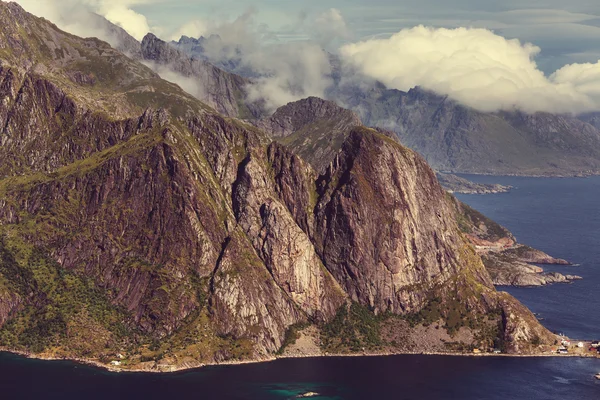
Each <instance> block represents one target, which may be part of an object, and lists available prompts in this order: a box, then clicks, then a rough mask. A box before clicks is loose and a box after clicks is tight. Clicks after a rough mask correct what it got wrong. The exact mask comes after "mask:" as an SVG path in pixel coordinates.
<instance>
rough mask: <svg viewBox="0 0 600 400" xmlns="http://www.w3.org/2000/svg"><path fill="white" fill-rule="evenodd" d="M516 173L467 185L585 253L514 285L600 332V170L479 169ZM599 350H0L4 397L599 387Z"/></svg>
mask: <svg viewBox="0 0 600 400" xmlns="http://www.w3.org/2000/svg"><path fill="white" fill-rule="evenodd" d="M470 178H471V179H473V180H477V181H481V182H497V183H502V184H510V185H512V186H515V187H516V189H515V190H513V191H512V192H511V193H508V194H498V195H486V196H462V195H461V196H459V197H460V198H461V200H463V201H465V202H467V203H469V204H470V205H472V206H474V207H475V208H477V209H479V210H480V211H482V212H484V213H485V214H487V215H488V216H490V217H491V218H494V219H495V220H497V221H498V222H500V223H502V224H503V225H505V226H507V227H508V228H509V229H511V230H512V231H513V232H514V233H515V235H516V236H517V237H518V239H519V240H520V241H521V242H522V243H526V244H529V245H531V246H534V247H537V248H540V249H542V250H545V251H547V252H549V253H550V254H552V255H554V256H557V257H561V258H566V259H568V260H570V261H572V262H575V263H580V264H581V266H579V267H561V268H556V270H559V271H561V272H566V273H571V272H573V273H576V274H578V275H582V276H583V277H584V278H585V280H584V281H580V282H577V283H575V284H572V285H554V286H550V287H546V288H540V289H509V291H510V292H511V293H512V294H514V295H515V296H517V297H518V298H519V299H520V300H521V301H523V302H524V303H525V304H526V305H528V306H529V307H530V308H532V309H533V310H534V311H535V312H538V313H540V314H541V316H542V317H543V318H545V320H544V323H545V324H546V325H547V326H548V327H549V328H550V329H553V330H556V331H560V332H564V333H565V334H567V335H570V336H572V337H577V338H595V337H600V332H599V327H600V310H599V305H600V301H599V300H600V291H599V290H598V289H599V286H600V261H599V260H600V246H598V245H599V243H598V238H599V237H600V213H599V212H598V211H599V210H598V206H597V203H598V199H600V178H590V179H530V178H511V177H507V178H504V177H500V178H498V177H470ZM598 372H600V360H595V359H577V358H508V357H478V358H475V357H439V356H394V357H356V358H321V359H296V360H279V361H276V362H272V363H263V364H249V365H240V366H223V367H210V368H204V369H200V370H195V371H189V372H184V373H176V374H114V373H108V372H105V371H101V370H98V369H95V368H91V367H87V366H82V365H78V364H74V363H70V362H44V361H37V360H26V359H23V358H20V357H16V356H13V355H9V354H2V353H0V400H3V399H49V400H52V399H60V400H79V399H84V400H95V399H117V400H120V399H127V400H131V399H161V400H175V399H224V400H229V399H236V400H246V399H252V400H253V399H261V400H271V399H272V400H276V399H292V398H296V396H298V395H300V394H302V393H306V392H317V393H320V394H321V396H319V397H313V398H314V399H344V400H354V399H361V400H362V399H365V400H371V399H397V400H402V399H418V400H430V399H449V400H450V399H459V400H482V399H485V400H487V399H489V400H496V399H497V400H508V399H510V400H512V399H515V400H516V399H527V400H554V399H557V400H558V399H569V400H570V399H574V400H575V399H577V400H579V399H581V400H588V399H589V400H592V399H593V400H598V399H600V381H596V380H595V379H594V378H593V375H594V374H596V373H598Z"/></svg>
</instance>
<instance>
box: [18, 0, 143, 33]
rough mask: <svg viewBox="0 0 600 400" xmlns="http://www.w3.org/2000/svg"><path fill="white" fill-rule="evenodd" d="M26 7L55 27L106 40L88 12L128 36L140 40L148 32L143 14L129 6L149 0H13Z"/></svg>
mask: <svg viewBox="0 0 600 400" xmlns="http://www.w3.org/2000/svg"><path fill="white" fill-rule="evenodd" d="M16 2H17V3H19V4H20V5H21V6H22V7H23V8H24V9H25V10H26V11H28V12H30V13H32V14H34V15H37V16H39V17H44V18H46V19H48V20H50V21H52V22H53V23H55V24H56V25H57V26H58V27H59V28H61V29H63V30H65V31H67V32H70V33H73V34H75V35H78V36H83V37H89V36H97V37H99V38H101V39H104V40H106V38H105V37H103V36H105V35H104V32H103V30H102V29H99V27H98V25H97V24H96V23H95V21H93V20H92V19H91V18H90V16H89V15H88V14H89V13H90V12H93V13H97V14H99V15H101V16H103V17H105V18H106V19H108V20H109V21H110V22H112V23H113V24H115V25H118V26H120V27H121V28H123V29H125V30H126V31H127V32H128V33H129V34H130V35H131V36H133V37H135V38H136V39H138V40H141V39H142V38H143V37H144V35H145V34H146V33H148V32H150V30H151V29H150V26H149V24H148V20H147V19H146V17H145V16H144V15H142V14H140V13H138V12H136V11H134V10H133V9H132V7H133V6H135V5H139V4H144V3H148V2H150V0H16Z"/></svg>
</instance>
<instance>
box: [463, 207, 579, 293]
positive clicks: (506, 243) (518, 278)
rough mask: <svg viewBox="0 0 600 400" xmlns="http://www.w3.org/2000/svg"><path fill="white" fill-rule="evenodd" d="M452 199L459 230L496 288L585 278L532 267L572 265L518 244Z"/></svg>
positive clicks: (495, 224) (498, 226) (509, 235)
mask: <svg viewBox="0 0 600 400" xmlns="http://www.w3.org/2000/svg"><path fill="white" fill-rule="evenodd" d="M452 199H453V204H454V206H455V209H456V215H457V220H458V224H459V227H460V229H461V230H462V231H463V232H464V233H465V234H466V237H467V238H468V240H469V241H470V242H471V244H472V245H473V246H474V247H475V249H476V251H477V252H478V253H479V255H480V256H481V258H482V260H483V263H484V264H485V267H486V269H487V271H488V272H489V273H490V276H491V278H492V281H493V283H494V285H498V286H544V285H549V284H553V283H570V282H572V281H574V280H579V279H582V278H581V277H579V276H577V275H562V274H560V273H557V272H551V273H546V272H544V269H543V268H541V267H539V266H536V265H532V264H558V265H570V263H569V262H568V261H566V260H562V259H559V258H554V257H552V256H550V255H548V254H546V253H544V252H543V251H540V250H537V249H534V248H531V247H529V246H525V245H522V244H519V243H517V240H516V238H515V237H514V236H513V235H512V233H510V231H509V230H508V229H506V228H504V227H503V226H500V225H499V224H498V223H496V222H494V221H492V220H490V219H489V218H487V217H485V216H484V215H483V214H481V213H480V212H478V211H476V210H474V209H472V208H471V207H469V206H468V205H466V204H463V203H461V202H459V201H458V200H456V199H455V198H452Z"/></svg>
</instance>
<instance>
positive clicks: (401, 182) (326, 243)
mask: <svg viewBox="0 0 600 400" xmlns="http://www.w3.org/2000/svg"><path fill="white" fill-rule="evenodd" d="M318 188H319V191H320V193H321V196H322V197H321V199H320V200H319V203H318V204H317V208H316V210H317V211H316V214H317V215H316V218H317V221H318V223H317V225H316V235H315V236H316V237H317V242H318V243H319V244H320V245H319V247H318V248H319V251H320V253H321V254H322V257H323V260H324V261H325V264H326V265H327V266H328V268H329V269H330V270H331V271H332V273H333V274H334V276H335V277H336V279H337V280H338V281H339V282H340V283H341V284H342V286H343V287H344V288H345V289H346V291H347V292H348V293H349V295H350V297H351V298H352V299H354V300H356V301H359V302H361V303H363V304H367V305H369V306H370V307H373V308H374V309H376V310H378V311H380V312H383V311H392V312H412V311H415V310H418V309H420V308H421V307H423V305H424V304H423V303H424V302H425V301H426V299H425V298H424V297H423V296H424V295H425V294H426V293H427V292H428V291H434V290H435V289H436V286H441V285H443V284H444V283H446V282H447V281H448V280H450V279H451V278H452V277H453V276H456V275H457V274H458V273H459V272H460V267H459V265H460V263H461V261H460V256H459V251H460V248H461V247H462V246H463V243H462V242H461V239H460V237H459V236H458V235H457V234H456V229H455V226H454V225H453V222H452V218H451V215H452V214H451V210H450V208H449V207H448V205H447V203H446V199H445V194H444V192H443V191H442V190H441V188H440V186H439V184H438V183H437V181H436V179H435V175H434V174H433V172H432V171H431V169H430V168H429V167H427V165H426V164H425V161H424V160H423V159H422V158H421V157H419V156H418V155H417V154H416V153H413V152H411V151H409V150H407V149H405V148H402V147H401V146H400V145H399V144H398V143H396V142H394V141H392V140H391V139H389V138H386V137H384V136H382V135H380V134H378V133H376V132H374V131H371V132H369V131H368V130H365V129H362V130H355V131H353V132H352V133H351V135H350V137H349V138H348V140H347V141H346V142H345V143H344V146H343V148H342V151H341V152H340V154H339V155H338V157H337V158H336V160H335V162H334V163H333V164H332V166H331V167H330V168H329V170H328V172H327V174H326V175H325V176H323V177H321V180H320V182H319V184H318ZM465 271H466V269H465ZM477 273H478V274H479V275H480V277H481V278H483V280H482V283H483V284H484V285H486V284H487V285H489V281H486V280H485V277H486V275H485V272H484V271H483V270H482V271H479V272H477ZM415 287H418V288H419V289H418V290H415Z"/></svg>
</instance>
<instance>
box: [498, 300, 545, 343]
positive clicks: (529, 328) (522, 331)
mask: <svg viewBox="0 0 600 400" xmlns="http://www.w3.org/2000/svg"><path fill="white" fill-rule="evenodd" d="M498 297H499V299H500V300H499V304H500V310H501V315H502V339H503V343H502V344H503V346H502V347H504V349H505V351H507V352H508V353H530V352H532V351H535V350H536V348H539V347H540V346H542V345H544V344H551V345H552V344H554V342H555V341H556V336H555V335H553V334H552V333H550V332H549V331H548V330H547V329H544V328H543V327H542V326H541V325H540V324H539V323H537V319H536V317H535V316H534V315H533V313H532V312H531V311H529V310H528V309H527V307H525V306H523V305H522V304H521V303H519V302H518V301H517V300H515V299H514V298H513V297H512V296H510V295H509V294H508V293H505V292H500V293H499V294H498Z"/></svg>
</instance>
